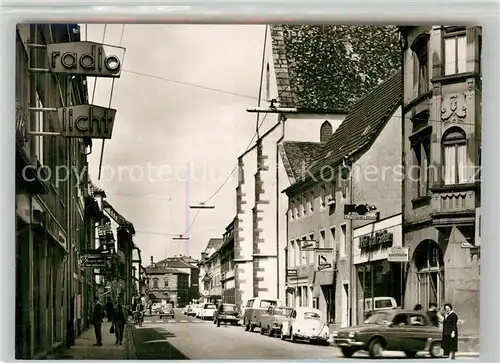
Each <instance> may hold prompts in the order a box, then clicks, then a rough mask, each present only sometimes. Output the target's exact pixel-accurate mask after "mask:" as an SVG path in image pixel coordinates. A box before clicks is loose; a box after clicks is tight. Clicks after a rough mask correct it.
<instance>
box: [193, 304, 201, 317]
mask: <svg viewBox="0 0 500 363" xmlns="http://www.w3.org/2000/svg"><path fill="white" fill-rule="evenodd" d="M202 307H203V304H197V305H196V307H195V313H194V316H195V317H197V318H199V319H201V308H202Z"/></svg>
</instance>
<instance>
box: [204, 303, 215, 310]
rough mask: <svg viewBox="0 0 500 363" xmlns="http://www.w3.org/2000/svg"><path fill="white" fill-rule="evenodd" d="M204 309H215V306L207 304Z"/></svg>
mask: <svg viewBox="0 0 500 363" xmlns="http://www.w3.org/2000/svg"><path fill="white" fill-rule="evenodd" d="M204 309H215V304H205V307H204Z"/></svg>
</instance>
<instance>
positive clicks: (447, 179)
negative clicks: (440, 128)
mask: <svg viewBox="0 0 500 363" xmlns="http://www.w3.org/2000/svg"><path fill="white" fill-rule="evenodd" d="M443 156H444V184H445V185H454V184H465V183H468V182H469V180H468V178H467V174H468V173H467V165H468V162H467V139H466V137H465V133H464V132H463V130H462V129H460V128H458V127H453V128H452V129H450V130H449V131H448V132H447V133H446V134H445V135H444V137H443Z"/></svg>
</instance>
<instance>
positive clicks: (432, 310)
mask: <svg viewBox="0 0 500 363" xmlns="http://www.w3.org/2000/svg"><path fill="white" fill-rule="evenodd" d="M427 317H428V318H429V320H430V322H431V324H432V325H434V326H439V317H438V309H437V304H436V303H433V302H431V303H429V309H428V310H427Z"/></svg>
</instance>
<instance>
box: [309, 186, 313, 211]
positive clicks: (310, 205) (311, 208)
mask: <svg viewBox="0 0 500 363" xmlns="http://www.w3.org/2000/svg"><path fill="white" fill-rule="evenodd" d="M309 212H311V213H312V212H314V190H311V191H310V192H309Z"/></svg>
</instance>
